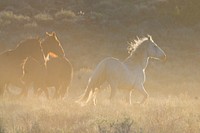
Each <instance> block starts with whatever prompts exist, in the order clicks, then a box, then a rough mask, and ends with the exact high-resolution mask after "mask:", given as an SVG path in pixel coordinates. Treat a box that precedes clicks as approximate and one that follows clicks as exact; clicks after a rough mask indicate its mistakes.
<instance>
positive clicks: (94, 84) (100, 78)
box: [76, 62, 105, 105]
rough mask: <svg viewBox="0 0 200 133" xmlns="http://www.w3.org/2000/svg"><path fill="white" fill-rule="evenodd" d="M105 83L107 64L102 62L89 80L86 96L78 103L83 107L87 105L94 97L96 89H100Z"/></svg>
mask: <svg viewBox="0 0 200 133" xmlns="http://www.w3.org/2000/svg"><path fill="white" fill-rule="evenodd" d="M104 81H105V63H103V62H101V63H99V64H98V66H97V68H96V69H95V70H94V72H93V74H92V76H91V77H90V79H89V82H88V85H87V88H86V90H85V92H84V94H83V95H82V96H81V97H80V98H79V100H77V101H76V102H78V103H80V104H81V105H86V104H87V103H88V102H89V101H90V100H91V99H92V97H93V96H94V93H95V89H96V88H99V87H100V85H101V84H102V83H103V82H104Z"/></svg>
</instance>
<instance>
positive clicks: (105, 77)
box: [78, 38, 166, 104]
mask: <svg viewBox="0 0 200 133" xmlns="http://www.w3.org/2000/svg"><path fill="white" fill-rule="evenodd" d="M136 45H137V49H134V51H132V53H131V55H130V56H129V57H128V58H127V59H126V60H125V61H123V62H122V61H120V60H118V59H116V58H112V57H110V58H106V59H104V60H103V61H101V62H100V63H99V64H98V65H97V67H96V69H95V70H94V72H93V74H92V76H91V77H90V79H89V82H88V85H87V88H86V90H85V93H84V94H83V95H82V97H81V98H80V99H79V100H78V102H80V103H81V104H86V103H87V102H89V100H90V99H91V98H92V97H93V102H94V104H96V88H100V85H102V84H103V83H104V82H108V83H109V84H110V87H111V94H110V99H111V98H112V97H113V96H114V95H115V93H116V90H117V89H123V90H125V91H126V92H127V95H128V96H127V100H129V102H130V103H131V92H132V90H134V89H137V90H139V91H140V92H141V93H142V94H143V95H144V98H143V100H142V102H141V103H143V102H144V101H145V100H146V98H147V97H148V93H147V92H146V90H145V88H144V86H143V84H144V82H145V69H146V67H147V64H148V60H149V58H150V57H154V58H159V59H165V58H166V55H165V53H164V52H163V51H162V50H161V49H160V48H159V47H158V46H157V45H156V44H155V43H154V42H153V41H152V39H151V38H144V39H143V40H142V41H141V40H138V42H137V43H136ZM134 46H135V45H134ZM134 46H132V47H134ZM152 49H153V50H152ZM84 101H85V103H84Z"/></svg>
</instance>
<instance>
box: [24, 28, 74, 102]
mask: <svg viewBox="0 0 200 133" xmlns="http://www.w3.org/2000/svg"><path fill="white" fill-rule="evenodd" d="M41 46H42V48H43V51H44V53H45V57H46V62H45V64H46V65H45V67H44V66H42V65H40V64H39V63H38V62H37V61H36V60H34V59H32V58H29V59H28V60H27V61H26V63H25V64H24V67H23V68H24V75H23V81H24V82H25V84H26V86H28V85H30V84H31V83H33V86H34V89H35V92H36V93H37V94H38V95H39V94H40V93H41V92H42V91H44V92H45V94H46V96H47V97H49V94H48V91H47V87H55V88H56V92H55V94H54V97H55V98H58V97H61V98H62V97H64V95H65V93H66V92H67V90H68V87H69V84H70V82H71V80H72V74H73V69H72V65H71V63H70V62H69V61H68V60H67V59H66V58H65V53H64V50H63V48H62V46H61V44H60V42H59V40H58V38H57V36H56V34H55V33H54V32H53V33H52V34H49V33H48V34H47V37H46V38H45V39H44V40H43V41H42V43H41Z"/></svg>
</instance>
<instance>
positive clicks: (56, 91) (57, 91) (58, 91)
mask: <svg viewBox="0 0 200 133" xmlns="http://www.w3.org/2000/svg"><path fill="white" fill-rule="evenodd" d="M60 90H61V85H58V86H55V93H54V96H53V98H54V99H57V98H58V97H59V94H60Z"/></svg>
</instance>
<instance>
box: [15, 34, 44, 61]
mask: <svg viewBox="0 0 200 133" xmlns="http://www.w3.org/2000/svg"><path fill="white" fill-rule="evenodd" d="M15 50H16V51H18V52H17V53H18V55H16V56H19V57H22V58H26V57H32V58H34V59H36V60H37V61H39V62H40V63H43V62H44V53H43V51H42V47H41V43H40V39H38V38H31V39H26V40H24V41H22V42H20V43H19V44H18V46H17V47H16V49H15Z"/></svg>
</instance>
